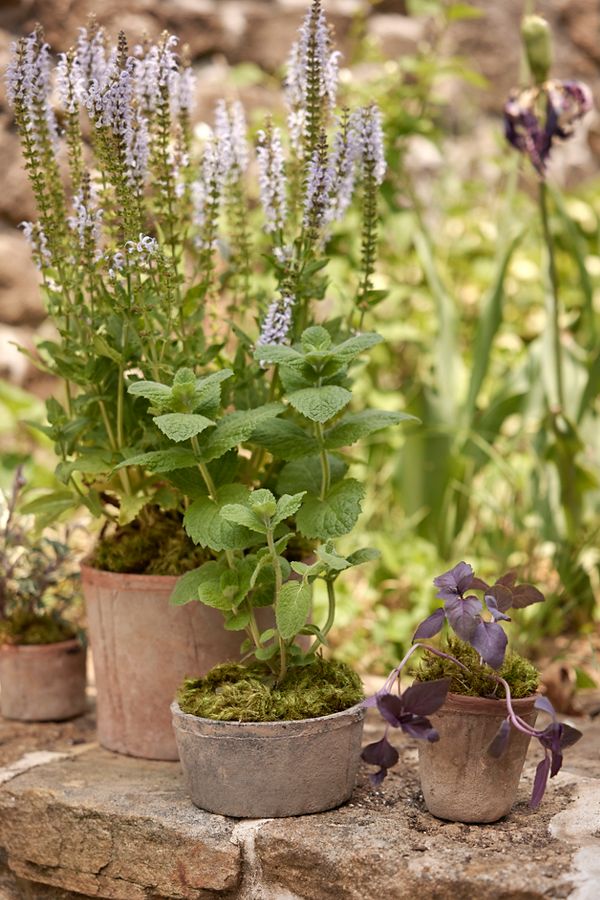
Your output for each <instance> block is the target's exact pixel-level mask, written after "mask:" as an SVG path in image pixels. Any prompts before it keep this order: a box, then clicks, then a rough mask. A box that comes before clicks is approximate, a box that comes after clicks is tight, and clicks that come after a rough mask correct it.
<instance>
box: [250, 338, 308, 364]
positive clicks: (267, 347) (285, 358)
mask: <svg viewBox="0 0 600 900" xmlns="http://www.w3.org/2000/svg"><path fill="white" fill-rule="evenodd" d="M254 359H257V360H259V361H260V362H265V363H269V364H271V365H277V366H292V367H293V368H296V369H298V368H301V367H302V366H303V365H304V358H303V356H302V354H301V353H298V351H297V350H294V349H293V348H292V347H286V346H285V345H284V344H264V345H260V344H259V345H258V347H257V348H256V350H255V351H254Z"/></svg>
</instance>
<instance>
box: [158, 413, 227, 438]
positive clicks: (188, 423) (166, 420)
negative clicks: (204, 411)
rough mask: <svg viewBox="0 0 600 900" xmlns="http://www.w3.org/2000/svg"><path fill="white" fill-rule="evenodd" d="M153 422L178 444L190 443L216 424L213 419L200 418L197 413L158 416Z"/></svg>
mask: <svg viewBox="0 0 600 900" xmlns="http://www.w3.org/2000/svg"><path fill="white" fill-rule="evenodd" d="M153 421H154V424H155V425H157V426H158V428H160V430H161V431H162V433H163V434H166V436H167V437H168V438H170V439H171V440H172V441H176V442H180V441H189V439H190V438H192V437H195V436H196V435H197V434H200V432H201V431H204V429H205V428H209V427H210V426H211V425H214V424H215V423H214V422H213V421H212V419H207V418H206V416H199V415H198V414H197V413H166V414H165V415H163V416H156V417H155V418H154V419H153Z"/></svg>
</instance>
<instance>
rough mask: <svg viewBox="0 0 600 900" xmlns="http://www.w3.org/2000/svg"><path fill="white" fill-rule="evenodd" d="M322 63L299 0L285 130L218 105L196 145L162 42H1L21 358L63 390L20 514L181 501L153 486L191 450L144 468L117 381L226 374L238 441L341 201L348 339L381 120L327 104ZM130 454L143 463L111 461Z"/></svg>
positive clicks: (184, 73) (133, 511)
mask: <svg viewBox="0 0 600 900" xmlns="http://www.w3.org/2000/svg"><path fill="white" fill-rule="evenodd" d="M339 58H340V54H339V53H338V52H337V51H336V50H335V49H334V48H333V46H332V34H331V30H330V28H329V26H328V24H327V21H326V18H325V14H324V11H323V8H322V3H321V2H320V0H314V2H312V4H311V6H310V8H309V10H308V13H307V15H306V17H305V20H304V22H303V24H302V27H301V29H300V33H299V37H298V40H297V42H296V43H295V44H294V46H293V48H292V51H291V54H290V59H289V63H288V69H287V76H286V79H285V91H284V93H285V101H286V105H287V110H288V127H287V128H283V127H281V126H280V125H279V124H277V123H276V122H275V121H273V120H272V119H270V118H268V119H267V120H266V121H265V122H264V123H263V125H262V127H261V128H260V130H259V131H258V134H257V137H256V141H251V140H250V138H249V135H248V128H247V125H246V117H245V112H244V109H243V107H242V105H241V104H240V103H239V102H237V101H235V102H228V101H225V100H223V101H220V102H219V103H218V104H217V106H216V109H215V115H214V122H213V123H212V125H211V126H210V127H208V126H207V127H206V128H204V129H203V130H202V129H200V130H199V131H198V133H200V132H201V133H202V134H204V138H203V139H198V140H196V139H195V138H194V131H193V129H192V113H193V99H194V93H195V87H194V75H193V71H192V68H191V66H190V61H189V59H188V55H187V51H186V48H185V47H183V48H182V47H180V46H179V44H178V41H177V39H176V38H175V37H174V36H172V35H169V34H166V33H165V34H163V35H162V36H161V37H160V39H159V40H157V41H149V40H144V41H142V42H141V43H140V44H139V45H135V46H133V47H130V46H129V44H128V42H127V39H126V37H125V35H124V34H123V33H121V34H120V35H119V37H118V41H117V43H116V45H114V46H111V44H110V43H109V41H108V38H107V35H106V34H105V32H104V30H103V29H102V28H101V27H100V26H98V24H96V23H95V22H94V21H93V20H91V21H90V22H89V24H88V25H87V26H86V27H85V28H81V29H80V32H79V37H78V39H77V42H76V44H75V46H74V47H73V48H72V49H71V50H69V51H68V52H67V53H63V54H60V55H59V56H58V58H57V59H55V58H54V57H53V55H52V53H51V50H50V47H49V46H48V44H47V43H46V41H45V39H44V34H43V30H42V29H41V27H37V28H36V30H35V31H34V32H33V33H32V34H30V35H29V36H28V37H25V38H22V39H21V40H19V41H18V42H17V43H16V44H15V45H14V46H13V55H12V60H11V63H10V66H9V68H8V72H7V87H8V97H9V101H10V104H11V107H12V110H13V113H14V118H15V122H16V126H17V128H18V130H19V133H20V136H21V142H22V148H23V154H24V159H25V165H26V168H27V171H28V173H29V177H30V180H31V184H32V187H33V191H34V194H35V198H36V201H37V207H38V211H39V218H38V220H37V221H36V222H24V223H22V229H23V231H24V233H25V235H26V237H27V238H28V240H29V242H30V244H31V248H32V252H33V256H34V259H35V261H36V263H37V265H38V267H39V268H40V270H41V273H42V278H43V289H44V292H45V294H46V298H47V306H48V311H49V314H50V316H51V318H52V320H53V322H54V324H55V326H56V332H57V333H56V337H55V338H53V339H51V340H46V341H42V342H41V343H40V344H39V347H38V351H39V352H38V354H37V355H36V363H37V364H38V365H40V366H41V367H43V368H44V369H46V370H47V371H49V372H51V373H52V374H54V375H57V376H59V377H60V378H61V379H63V381H64V383H65V386H66V390H65V400H64V402H63V401H62V400H59V399H58V398H57V397H52V398H51V399H50V400H49V401H48V405H47V418H48V423H47V425H45V426H44V430H45V432H46V433H47V434H48V435H49V437H50V438H51V439H52V440H53V441H54V443H55V447H56V452H57V454H58V456H59V458H60V463H59V465H58V469H57V475H58V477H59V479H60V480H61V482H62V483H63V485H64V487H63V488H61V489H60V490H57V491H53V492H52V493H51V494H49V495H46V496H43V497H40V498H38V499H37V500H35V501H33V504H32V506H31V508H32V510H33V511H35V512H36V513H38V514H40V515H46V516H47V517H48V518H50V517H52V516H53V515H56V514H57V513H60V512H62V511H64V510H67V509H70V508H72V507H73V506H75V505H77V504H79V503H83V504H85V505H86V506H87V508H88V509H89V510H90V511H91V512H92V513H93V514H94V515H97V516H103V517H105V518H106V519H108V520H109V521H111V522H113V523H116V524H118V525H126V524H127V523H128V522H130V521H132V520H136V521H140V522H142V524H143V522H144V519H145V516H146V514H147V513H148V510H150V509H151V508H156V507H159V508H177V509H182V508H183V503H184V501H182V498H181V496H180V495H179V494H177V491H175V493H174V491H173V490H172V488H173V487H174V486H175V487H176V484H175V483H177V485H179V484H180V483H181V482H182V481H185V474H186V472H187V469H188V465H187V462H186V460H189V459H190V454H194V453H195V454H197V452H198V451H197V449H195V448H193V447H192V446H191V445H190V447H189V449H188V450H187V451H186V452H187V455H186V452H184V451H183V450H182V452H181V453H180V454H179V457H178V458H179V459H180V460H181V464H180V465H179V467H177V468H176V467H175V466H174V465H173V462H174V460H176V459H177V457H176V456H173V455H172V454H171V456H170V457H169V459H170V463H169V466H163V467H161V466H159V465H158V463H157V460H156V458H155V457H154V458H152V460H151V463H149V464H148V465H146V464H145V463H144V462H143V459H144V458H145V457H144V454H145V453H151V452H152V451H153V448H154V443H155V434H154V431H153V428H152V423H150V422H149V421H148V420H146V419H144V416H143V415H142V414H141V409H142V407H141V405H140V399H139V393H137V394H136V392H135V391H129V387H130V386H132V385H135V384H136V383H137V382H138V381H140V380H144V381H146V380H149V379H152V380H153V381H155V382H156V383H157V384H164V385H170V386H171V387H172V389H173V391H174V394H175V395H176V394H177V392H178V390H179V388H180V386H181V385H180V383H179V382H177V383H176V381H175V379H176V373H178V372H181V370H185V369H189V368H191V369H192V370H193V372H194V374H195V375H196V376H197V377H199V378H200V377H205V376H206V375H208V374H211V375H214V374H215V373H216V372H225V371H227V370H231V371H232V372H233V376H234V377H233V378H232V379H231V381H230V382H229V383H228V384H227V386H226V388H225V398H224V404H225V406H226V407H231V406H234V407H235V409H236V410H237V412H238V413H239V414H240V417H241V416H242V414H243V413H246V414H247V422H246V426H245V427H244V428H243V429H240V428H238V429H237V431H236V432H235V433H236V435H237V437H235V439H234V440H233V442H231V439H230V441H229V443H230V446H229V447H228V449H233V447H234V446H237V445H240V444H242V445H246V444H247V443H248V442H249V441H250V438H251V436H252V433H253V431H254V430H255V428H254V427H252V425H251V424H250V420H251V416H250V414H249V411H250V410H256V409H257V408H259V407H263V406H268V404H269V402H278V401H279V397H280V394H281V392H282V389H283V385H282V378H281V375H280V367H279V366H277V365H272V364H271V363H269V361H268V360H267V359H266V358H260V359H259V358H258V357H255V354H254V351H255V349H256V348H257V347H259V346H261V347H268V346H270V345H272V344H277V345H283V346H286V345H291V344H294V343H295V342H297V341H298V340H299V339H300V336H301V335H302V333H303V332H304V331H305V329H306V328H308V327H309V326H311V325H312V324H313V323H314V320H315V303H318V301H321V300H323V299H324V298H325V297H326V295H327V279H326V276H325V268H326V266H327V262H328V246H329V240H330V237H331V235H332V233H333V231H334V230H335V227H336V223H338V222H339V221H340V219H341V218H342V217H343V216H344V215H345V214H346V212H347V210H348V207H349V206H350V204H351V203H352V202H354V200H355V198H356V197H357V196H359V197H360V206H361V209H362V212H363V225H362V233H363V237H362V267H361V270H360V272H358V273H357V277H356V284H355V288H354V296H353V297H352V301H351V303H350V304H349V309H348V310H347V314H346V315H344V317H343V319H342V318H340V319H339V320H336V321H335V322H334V323H333V324H330V325H329V326H328V329H329V331H330V333H331V334H332V336H333V337H335V338H336V340H337V339H339V340H340V341H342V340H343V339H344V337H348V336H349V335H350V334H352V333H353V332H352V330H353V329H354V328H357V327H361V323H362V321H363V318H364V315H365V313H366V312H367V311H368V310H369V308H370V307H371V306H372V305H373V304H374V303H376V302H378V300H379V299H381V298H380V296H379V294H380V292H378V291H375V290H374V289H373V273H374V267H375V254H376V236H377V190H378V187H379V185H380V183H381V181H382V179H383V177H384V173H385V162H384V151H383V137H382V125H381V116H380V113H379V111H378V109H377V108H376V107H375V106H367V107H364V108H361V109H355V110H349V109H345V108H340V107H339V106H338V101H337V92H338V64H339ZM255 198H258V199H259V201H260V211H261V219H260V221H258V213H257V212H256V210H255V209H254V207H255V206H256V203H255ZM257 224H258V227H256V225H257ZM281 371H282V370H281ZM179 377H180V378H183V379H184V380H185V377H187V376H185V375H180V376H179ZM215 385H216V382H215ZM331 387H332V386H331ZM215 389H216V387H215ZM343 390H345V388H342V387H341V386H338V387H337V391H338V392H341V391H343ZM339 396H341V394H339ZM184 406H185V404H184ZM334 406H335V404H334ZM270 408H271V410H272V409H273V407H270ZM332 409H333V407H332ZM340 409H341V405H339V406H338V407H337V408H336V409H335V410H334V411H333V412H332V415H333V414H335V412H339V410H340ZM166 415H168V413H167V414H166ZM248 416H250V417H249V418H248ZM240 420H241V419H240ZM227 421H230V422H231V425H230V426H228V427H231V428H233V421H232V420H231V419H230V417H227ZM253 421H254V425H255V426H256V427H258V425H259V424H260V423H259V420H258V418H256V417H255V419H254V420H253ZM323 421H326V420H323ZM159 427H160V423H159ZM165 427H166V429H167V431H165V434H166V436H167V437H172V435H170V434H169V433H168V427H169V426H168V421H167V422H166V425H165ZM217 427H218V428H225V427H226V426H225V423H224V422H222V423H219V425H218V426H217ZM215 433H216V431H215ZM192 437H193V438H196V437H198V440H200V431H198V433H197V435H192V436H191V437H190V438H189V440H191V439H192ZM312 440H314V448H316V451H317V452H318V450H319V438H318V437H317V436H314V438H313V439H312ZM312 446H313V443H311V447H312ZM211 453H212V454H213V455H212V456H211V459H212V460H216V459H218V458H219V455H218V454H217V455H215V454H214V452H213V451H211ZM133 457H135V458H137V459H138V460H142V461H141V462H139V464H137V465H135V466H132V465H128V466H121V465H120V463H122V462H123V461H124V460H126V459H127V460H131V459H132V458H133ZM254 462H255V463H256V465H255V466H254V476H253V477H255V478H258V479H260V478H262V475H263V474H264V471H265V470H266V469H268V468H271V469H272V466H271V463H270V461H269V455H268V451H264V450H258V451H257V454H255V455H254ZM261 467H262V468H261ZM166 475H168V476H169V477H168V478H166ZM166 482H167V486H165V483H166Z"/></svg>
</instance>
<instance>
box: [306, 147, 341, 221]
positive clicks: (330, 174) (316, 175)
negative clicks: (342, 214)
mask: <svg viewBox="0 0 600 900" xmlns="http://www.w3.org/2000/svg"><path fill="white" fill-rule="evenodd" d="M333 186H334V170H333V168H332V166H331V163H330V162H329V159H328V154H327V142H326V137H325V134H324V133H322V134H321V137H320V139H319V145H318V146H317V148H316V149H315V150H314V152H313V154H312V157H311V159H310V162H309V165H308V176H307V181H306V192H305V195H304V226H305V228H307V229H309V230H314V231H319V230H320V229H321V228H322V227H323V226H324V225H325V224H326V223H327V218H328V208H329V202H330V196H331V193H332V190H333Z"/></svg>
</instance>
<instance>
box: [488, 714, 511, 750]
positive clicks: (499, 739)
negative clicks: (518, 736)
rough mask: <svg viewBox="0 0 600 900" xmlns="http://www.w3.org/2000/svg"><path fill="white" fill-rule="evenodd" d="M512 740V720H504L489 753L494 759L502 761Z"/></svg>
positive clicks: (489, 748)
mask: <svg viewBox="0 0 600 900" xmlns="http://www.w3.org/2000/svg"><path fill="white" fill-rule="evenodd" d="M509 738H510V719H504V721H503V722H502V724H501V725H500V728H499V729H498V731H497V732H496V736H495V737H494V739H493V741H492V742H491V744H490V745H489V747H488V749H487V752H488V754H489V756H493V757H494V759H500V757H501V756H504V754H505V753H506V751H507V749H508V740H509Z"/></svg>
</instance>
